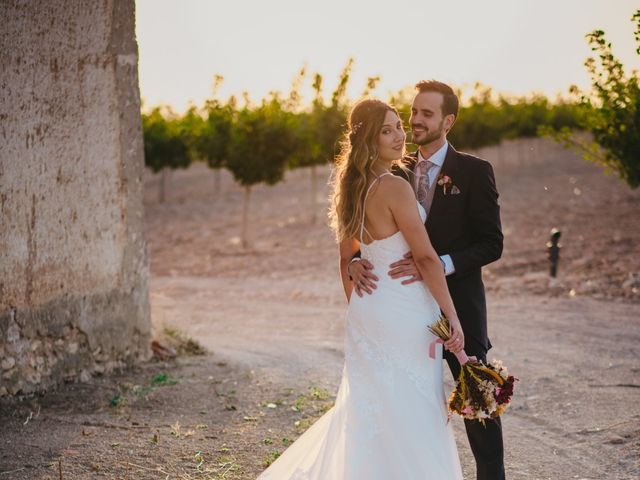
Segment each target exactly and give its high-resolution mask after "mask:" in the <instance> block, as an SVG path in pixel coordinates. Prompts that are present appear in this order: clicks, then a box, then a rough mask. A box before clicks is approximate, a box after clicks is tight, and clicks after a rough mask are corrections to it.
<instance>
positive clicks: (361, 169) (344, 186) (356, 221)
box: [329, 99, 399, 242]
mask: <svg viewBox="0 0 640 480" xmlns="http://www.w3.org/2000/svg"><path fill="white" fill-rule="evenodd" d="M389 111H390V112H394V113H395V114H396V115H398V111H397V110H396V109H395V108H393V107H392V106H391V105H388V104H386V103H384V102H382V101H380V100H374V99H366V100H361V101H360V102H358V103H357V104H356V105H355V106H354V107H353V109H352V110H351V113H350V114H349V118H348V122H347V129H346V131H345V134H344V139H343V141H342V148H341V151H340V154H339V155H338V156H337V157H336V168H335V171H334V175H333V180H332V186H333V194H332V196H331V202H330V209H329V219H330V225H331V228H332V229H333V230H334V232H335V234H336V238H337V240H338V242H341V241H342V240H344V239H347V238H359V235H360V222H361V221H362V213H363V211H364V197H365V194H366V191H367V184H368V182H369V180H370V179H371V178H372V177H375V173H374V171H373V165H374V164H375V163H376V161H377V160H378V150H377V145H378V136H379V134H380V130H381V129H382V125H384V118H385V116H386V115H387V112H389ZM398 116H399V115H398Z"/></svg>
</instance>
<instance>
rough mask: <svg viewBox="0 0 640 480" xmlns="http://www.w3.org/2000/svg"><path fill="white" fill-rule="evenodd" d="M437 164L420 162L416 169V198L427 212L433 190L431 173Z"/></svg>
mask: <svg viewBox="0 0 640 480" xmlns="http://www.w3.org/2000/svg"><path fill="white" fill-rule="evenodd" d="M435 166H436V164H435V163H433V162H431V161H429V160H420V161H419V162H418V163H417V165H416V168H415V176H416V184H415V188H416V198H417V199H418V202H420V205H422V206H423V207H424V209H425V210H427V211H428V210H429V209H428V208H427V201H428V199H429V189H430V188H431V183H430V181H429V172H430V171H431V169H432V168H433V167H435Z"/></svg>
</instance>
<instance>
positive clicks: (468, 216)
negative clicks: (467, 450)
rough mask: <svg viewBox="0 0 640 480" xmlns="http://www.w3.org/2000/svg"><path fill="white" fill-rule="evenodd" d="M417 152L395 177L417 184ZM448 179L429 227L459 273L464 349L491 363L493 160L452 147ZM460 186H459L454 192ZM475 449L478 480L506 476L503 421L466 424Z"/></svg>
mask: <svg viewBox="0 0 640 480" xmlns="http://www.w3.org/2000/svg"><path fill="white" fill-rule="evenodd" d="M416 162H417V152H416V153H414V154H412V155H409V156H407V157H406V158H405V165H406V167H407V168H406V169H401V168H399V167H395V168H394V173H395V174H396V175H400V176H402V177H404V178H405V179H407V180H408V181H409V182H410V183H411V184H412V185H413V180H414V179H413V169H414V166H415V164H416ZM444 176H447V177H449V178H450V179H451V183H450V185H448V186H447V188H446V193H445V188H444V185H438V184H436V185H434V187H433V188H435V189H436V190H435V192H434V195H433V200H432V203H431V207H430V210H429V215H428V217H427V221H426V222H425V226H426V228H427V233H428V234H429V238H430V240H431V243H432V244H433V247H434V248H435V250H436V252H437V253H438V255H447V254H448V255H450V256H451V259H452V261H453V266H454V268H455V273H453V274H451V275H448V276H447V285H448V286H449V292H450V293H451V298H452V299H453V303H454V305H455V307H456V311H457V313H458V317H459V318H460V323H461V324H462V330H463V331H464V337H465V351H466V352H467V354H468V355H470V356H471V355H475V356H476V357H478V358H479V359H482V360H484V361H486V355H487V350H489V349H490V348H491V342H490V341H489V337H488V335H487V307H486V301H485V294H484V284H483V283H482V273H481V267H483V266H484V265H487V264H489V263H491V262H493V261H495V260H497V259H498V258H500V255H501V254H502V240H503V235H502V231H501V225H500V207H499V205H498V191H497V189H496V183H495V179H494V175H493V168H492V167H491V164H490V163H489V162H486V161H485V160H481V159H479V158H477V157H474V156H472V155H468V154H466V153H460V152H457V151H456V150H455V149H454V148H453V147H452V146H451V144H449V146H448V149H447V155H446V157H445V160H444V163H443V165H442V168H441V170H440V174H439V176H438V177H439V178H442V177H444ZM454 187H455V188H454ZM444 357H445V359H446V360H447V363H448V364H449V368H450V369H451V372H452V373H453V375H454V378H457V376H458V373H459V372H460V365H459V364H458V361H457V360H456V358H455V357H454V356H453V355H452V354H451V353H450V352H448V351H445V354H444ZM465 427H466V429H467V435H468V437H469V443H470V445H471V450H472V451H473V454H474V456H475V459H476V465H477V472H478V480H502V479H504V478H505V473H504V462H503V445H502V428H501V424H500V419H497V420H488V421H486V422H485V425H482V424H481V423H480V422H479V421H467V420H465Z"/></svg>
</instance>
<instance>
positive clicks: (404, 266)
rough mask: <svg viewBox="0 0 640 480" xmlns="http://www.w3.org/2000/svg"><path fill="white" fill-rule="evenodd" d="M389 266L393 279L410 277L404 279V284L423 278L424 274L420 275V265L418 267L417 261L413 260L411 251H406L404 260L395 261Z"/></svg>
mask: <svg viewBox="0 0 640 480" xmlns="http://www.w3.org/2000/svg"><path fill="white" fill-rule="evenodd" d="M389 268H390V270H389V276H390V277H391V278H393V279H398V278H404V277H408V278H406V279H404V280H403V281H402V285H409V284H410V283H413V282H419V281H421V280H422V275H420V272H419V271H418V267H416V262H414V261H413V255H411V252H408V253H406V254H405V255H404V257H403V258H402V260H398V261H397V262H393V263H392V264H391V265H389Z"/></svg>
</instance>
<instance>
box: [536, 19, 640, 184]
mask: <svg viewBox="0 0 640 480" xmlns="http://www.w3.org/2000/svg"><path fill="white" fill-rule="evenodd" d="M631 20H632V21H633V22H634V23H635V25H636V29H635V39H636V42H637V44H638V47H637V49H636V52H637V53H638V55H640V10H637V11H636V12H635V14H634V15H633V17H632V18H631ZM586 38H587V40H588V42H589V45H590V46H591V50H592V51H593V52H595V54H596V56H597V58H594V57H590V58H588V59H587V61H586V62H585V66H586V68H587V71H588V72H589V75H590V77H591V83H592V87H593V90H592V92H591V93H590V94H585V93H582V92H580V91H579V90H578V89H577V88H576V87H572V90H573V92H574V93H576V94H577V95H579V96H580V109H579V112H578V125H579V126H580V127H581V128H583V129H584V130H586V131H588V132H590V133H591V134H592V136H593V141H590V140H587V139H585V138H584V137H580V136H578V135H576V134H575V133H574V132H573V131H572V130H571V129H570V128H561V129H551V128H546V129H543V130H542V132H543V133H545V134H547V135H550V136H552V137H554V138H556V139H558V140H560V141H561V142H562V143H564V144H565V145H566V146H568V147H572V148H575V149H577V150H580V151H581V152H582V153H583V154H584V156H585V158H586V159H587V160H590V161H593V162H595V163H597V164H599V165H601V166H603V167H604V168H605V171H613V172H615V173H617V175H618V176H619V177H620V178H621V179H622V180H624V181H625V182H626V183H627V184H628V185H629V186H630V187H631V188H637V187H638V185H640V77H639V76H638V73H637V72H635V71H634V72H632V73H631V74H630V75H628V76H627V75H626V74H625V71H624V66H623V65H622V63H621V62H620V61H619V60H618V59H617V58H616V57H615V56H614V54H613V50H612V48H611V43H610V42H607V40H606V38H605V33H604V32H603V31H602V30H594V31H593V32H591V33H589V34H587V35H586Z"/></svg>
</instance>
